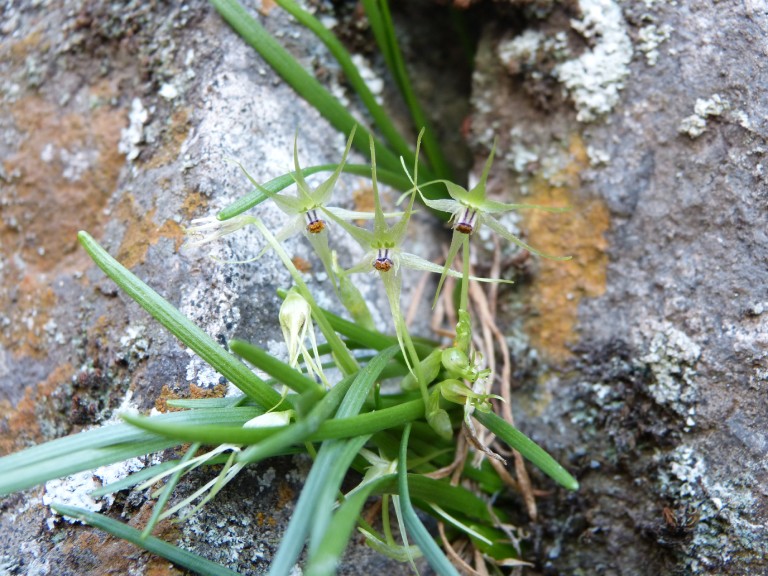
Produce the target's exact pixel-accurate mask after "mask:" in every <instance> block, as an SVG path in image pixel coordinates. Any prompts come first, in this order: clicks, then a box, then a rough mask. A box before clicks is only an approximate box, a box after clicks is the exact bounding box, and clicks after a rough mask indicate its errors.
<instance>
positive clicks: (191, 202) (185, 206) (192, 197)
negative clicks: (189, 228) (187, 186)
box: [179, 192, 208, 219]
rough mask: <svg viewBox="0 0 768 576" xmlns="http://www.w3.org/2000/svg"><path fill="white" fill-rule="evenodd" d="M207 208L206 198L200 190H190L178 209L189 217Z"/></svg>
mask: <svg viewBox="0 0 768 576" xmlns="http://www.w3.org/2000/svg"><path fill="white" fill-rule="evenodd" d="M207 208H208V198H207V197H206V196H205V195H203V194H200V192H190V193H189V194H187V197H186V198H185V199H184V202H182V204H181V207H180V208H179V211H180V212H181V213H182V214H183V215H184V216H185V217H186V218H187V219H191V218H193V217H195V216H197V215H198V214H201V213H203V212H205V211H206V209H207Z"/></svg>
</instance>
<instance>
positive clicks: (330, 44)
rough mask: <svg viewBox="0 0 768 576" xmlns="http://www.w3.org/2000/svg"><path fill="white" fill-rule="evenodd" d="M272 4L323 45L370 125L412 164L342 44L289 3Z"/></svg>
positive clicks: (406, 148) (410, 153)
mask: <svg viewBox="0 0 768 576" xmlns="http://www.w3.org/2000/svg"><path fill="white" fill-rule="evenodd" d="M275 2H276V3H277V4H278V5H279V6H281V7H282V8H283V9H284V10H286V11H287V12H289V13H290V14H291V15H292V16H294V17H295V18H296V20H298V21H299V22H300V23H301V24H302V25H303V26H306V27H307V28H309V29H310V30H311V31H312V32H313V33H314V34H315V36H317V37H318V38H319V39H320V41H321V42H322V43H323V44H325V46H326V47H327V48H328V50H329V51H330V52H331V54H332V55H333V57H334V58H336V61H337V62H338V63H339V65H340V66H341V69H342V71H343V72H344V76H345V78H346V80H347V82H349V84H350V85H351V86H352V88H353V89H354V90H355V92H357V95H358V96H359V97H360V100H362V102H363V104H364V105H365V107H366V108H367V109H368V112H370V114H371V117H372V118H373V121H374V123H375V124H376V125H377V126H378V128H379V130H380V131H381V133H382V134H383V135H384V138H386V139H387V141H388V142H389V143H390V145H391V146H392V148H393V149H394V150H395V152H396V153H397V154H399V155H400V156H403V157H404V158H405V160H406V162H407V163H408V165H409V166H410V165H412V164H413V162H414V160H415V159H416V156H415V155H414V153H413V150H411V149H410V147H409V146H408V143H407V142H406V141H405V138H403V136H402V135H401V134H400V132H398V131H397V128H396V127H395V125H394V123H393V122H392V120H390V114H389V113H388V112H386V111H385V110H384V109H383V108H382V107H381V106H380V105H379V103H378V102H376V98H375V97H374V95H373V94H372V93H371V91H370V89H369V88H368V85H367V84H366V83H365V80H363V77H362V76H361V75H360V72H359V71H358V68H357V66H355V64H354V63H353V62H352V58H351V56H350V55H349V52H347V49H346V48H344V45H343V44H342V43H341V42H339V39H338V38H336V36H334V35H333V33H332V32H330V31H329V30H328V29H327V28H326V27H325V26H323V24H322V23H321V22H320V21H319V20H318V19H317V18H315V17H314V16H313V15H312V14H310V13H309V12H307V11H306V10H304V9H303V8H301V7H300V6H299V5H298V4H296V3H295V2H294V1H293V0H275Z"/></svg>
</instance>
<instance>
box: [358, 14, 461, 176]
mask: <svg viewBox="0 0 768 576" xmlns="http://www.w3.org/2000/svg"><path fill="white" fill-rule="evenodd" d="M362 3H363V6H364V8H365V13H366V15H367V16H368V21H369V22H370V23H371V29H372V30H373V33H374V37H375V38H376V43H377V44H378V45H379V50H381V52H382V54H383V55H384V60H385V62H386V64H387V68H389V71H390V73H391V74H392V76H393V78H394V79H395V82H396V83H397V86H398V88H399V89H400V93H401V94H402V96H403V99H404V100H405V103H406V105H407V106H408V110H409V111H410V113H411V118H412V120H413V124H414V126H415V127H416V128H417V129H420V128H426V134H425V136H424V150H425V152H426V153H427V158H428V159H429V162H430V164H431V166H432V168H433V169H434V171H435V172H436V173H437V174H440V175H441V176H440V177H441V178H448V179H450V178H451V168H450V165H449V164H448V162H447V161H446V160H445V157H444V156H443V153H442V150H441V148H440V144H439V143H438V141H437V137H436V136H435V132H434V130H432V129H431V128H430V126H429V124H430V123H429V120H428V119H427V116H426V114H424V111H423V109H422V108H421V105H420V104H419V101H418V99H417V98H416V95H415V93H414V91H413V87H412V85H411V81H410V78H409V77H408V72H407V71H406V69H405V61H404V60H403V56H402V53H401V52H400V47H399V45H398V42H397V35H396V33H395V28H394V25H393V23H392V16H391V14H390V12H389V5H388V2H387V0H363V2H362ZM425 176H427V179H428V180H431V177H430V176H429V175H428V174H427V173H425Z"/></svg>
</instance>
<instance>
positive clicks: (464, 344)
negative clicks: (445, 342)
mask: <svg viewBox="0 0 768 576" xmlns="http://www.w3.org/2000/svg"><path fill="white" fill-rule="evenodd" d="M471 343H472V323H471V321H470V318H469V312H467V311H466V310H464V309H463V308H460V309H459V321H458V323H457V324H456V347H457V348H460V349H461V350H469V347H470V344H471Z"/></svg>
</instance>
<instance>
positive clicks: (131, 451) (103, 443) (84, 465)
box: [0, 408, 263, 495]
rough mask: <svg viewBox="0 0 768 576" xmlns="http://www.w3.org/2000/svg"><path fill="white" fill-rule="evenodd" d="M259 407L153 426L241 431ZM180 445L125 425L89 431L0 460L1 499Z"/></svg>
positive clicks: (180, 416)
mask: <svg viewBox="0 0 768 576" xmlns="http://www.w3.org/2000/svg"><path fill="white" fill-rule="evenodd" d="M262 412H263V410H260V409H258V408H233V409H231V410H205V409H202V410H193V411H190V412H173V413H170V414H163V415H161V416H156V417H154V418H153V420H155V421H156V422H177V423H179V422H186V423H188V424H190V426H193V427H194V426H206V425H219V426H220V425H224V424H226V425H230V426H242V425H243V424H244V423H245V422H247V421H248V420H250V419H251V418H254V417H256V416H258V415H259V414H261V413H262ZM178 444H179V441H177V440H174V439H172V438H170V439H169V438H166V437H163V436H159V435H157V434H152V433H150V432H146V431H144V430H140V429H138V428H135V427H134V426H129V425H127V424H114V425H110V426H102V427H101V428H94V429H92V430H87V431H85V432H80V433H79V434H73V435H71V436H66V437H64V438H58V439H56V440H52V441H50V442H46V443H45V444H40V445H38V446H33V447H32V448H27V449H26V450H22V451H21V452H17V453H15V454H10V455H8V456H5V457H4V458H0V470H2V474H0V495H4V494H10V493H11V492H15V491H17V490H23V489H25V488H29V487H30V486H34V485H36V484H40V483H42V482H46V481H48V480H51V479H53V478H61V477H62V476H68V475H69V474H75V473H77V472H83V471H85V470H92V469H94V468H97V467H99V466H104V465H106V464H114V463H115V462H122V461H123V460H128V459H130V458H135V457H137V456H144V455H145V454H151V453H153V452H158V451H160V450H165V449H166V448H172V447H173V446H176V445H178Z"/></svg>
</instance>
